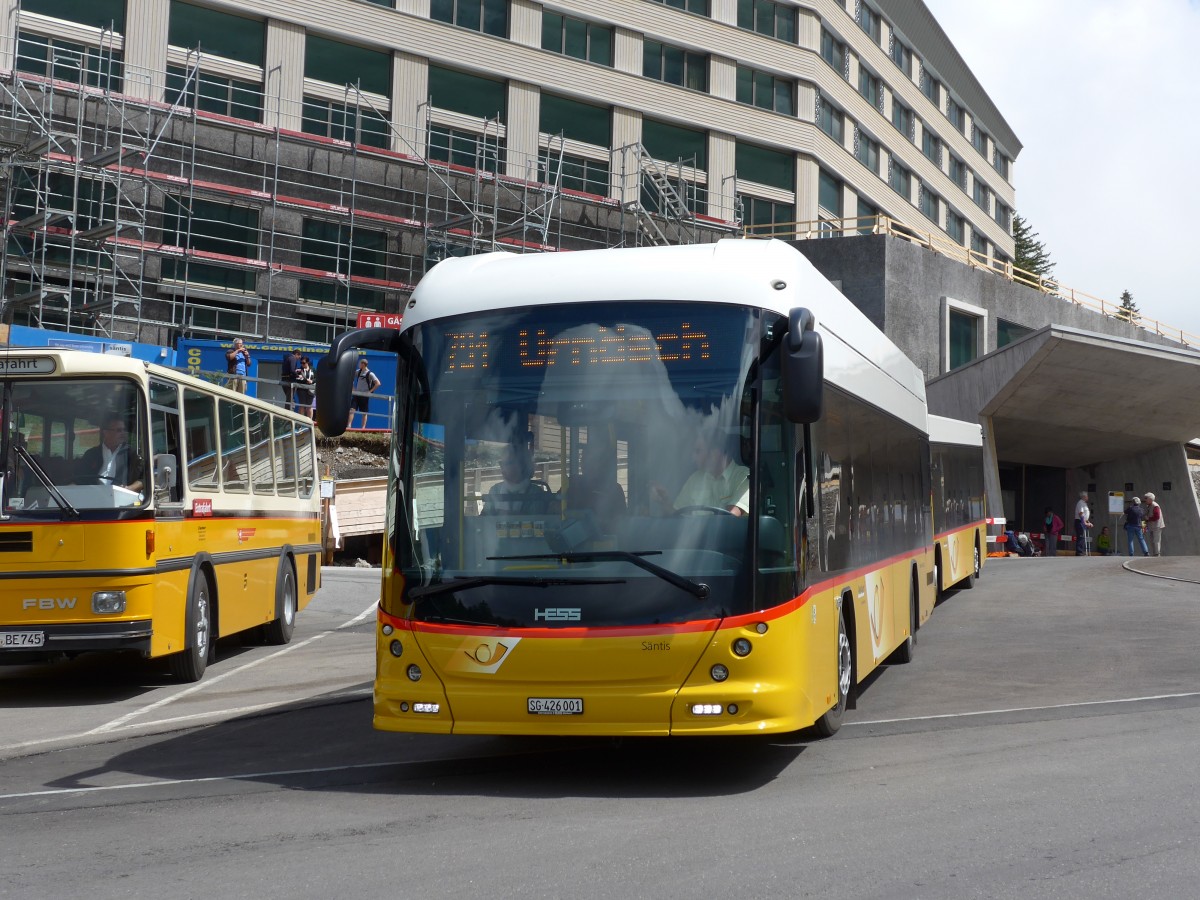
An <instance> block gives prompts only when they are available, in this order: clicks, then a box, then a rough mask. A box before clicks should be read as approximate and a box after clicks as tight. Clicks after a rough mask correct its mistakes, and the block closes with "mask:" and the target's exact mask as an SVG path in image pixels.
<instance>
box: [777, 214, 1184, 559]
mask: <svg viewBox="0 0 1200 900" xmlns="http://www.w3.org/2000/svg"><path fill="white" fill-rule="evenodd" d="M797 247H798V248H799V249H800V250H801V252H803V253H804V254H805V255H806V256H807V257H808V258H809V259H810V260H811V261H812V262H813V264H814V265H815V266H816V267H817V268H818V269H819V270H820V271H821V272H822V273H823V274H824V275H825V276H826V277H827V278H829V279H830V280H832V281H833V282H834V283H835V284H838V285H839V287H840V288H841V289H842V292H843V293H844V294H846V296H848V297H849V298H850V299H851V300H853V301H854V302H855V304H856V305H857V306H859V307H860V308H861V309H862V310H863V311H864V312H865V313H866V314H867V315H868V316H869V317H870V318H871V320H872V321H873V322H874V323H875V325H876V326H877V327H879V328H880V329H882V330H883V331H884V332H886V333H887V335H888V337H890V338H891V339H892V340H893V341H894V342H895V343H896V344H897V345H898V346H899V347H900V349H902V350H903V351H904V352H905V353H906V354H908V355H909V356H910V357H911V358H912V359H913V360H914V361H915V362H916V363H917V364H918V365H919V366H921V368H922V370H923V371H924V373H925V377H926V379H927V382H926V393H927V398H928V402H929V410H930V412H932V413H936V414H938V415H944V416H951V417H953V418H958V419H967V420H975V419H978V420H979V421H980V423H981V424H982V425H983V428H984V436H985V447H986V455H987V459H988V462H989V465H988V467H987V472H986V474H987V489H988V496H987V500H988V509H989V510H990V511H991V514H992V515H995V516H1000V515H1003V516H1005V518H1007V519H1009V520H1010V522H1011V524H1012V525H1014V526H1015V527H1016V528H1017V529H1018V530H1025V531H1032V532H1038V531H1041V530H1042V528H1041V520H1042V515H1043V510H1044V509H1045V508H1046V507H1047V506H1050V507H1053V508H1054V509H1055V511H1057V512H1058V514H1059V515H1060V516H1062V518H1063V519H1064V521H1066V522H1067V523H1068V529H1070V521H1071V519H1072V516H1073V510H1074V506H1075V500H1076V499H1077V498H1078V496H1079V493H1080V492H1081V491H1087V492H1088V493H1089V495H1090V499H1091V506H1092V509H1093V522H1094V523H1095V525H1096V528H1097V530H1098V529H1099V527H1100V526H1101V525H1108V526H1110V529H1111V530H1112V531H1113V532H1114V533H1116V534H1117V536H1118V541H1117V544H1118V546H1120V547H1121V548H1122V552H1124V546H1125V545H1124V535H1123V533H1122V530H1121V528H1120V527H1119V524H1120V519H1119V514H1117V513H1114V512H1113V511H1111V510H1110V508H1109V495H1110V493H1119V494H1122V495H1124V497H1126V498H1127V497H1131V496H1135V495H1141V494H1144V493H1145V492H1147V491H1150V492H1152V493H1154V494H1155V495H1156V497H1157V500H1158V502H1159V504H1160V505H1161V506H1162V507H1163V510H1164V515H1165V516H1166V519H1167V521H1168V523H1169V524H1168V530H1167V532H1166V533H1165V537H1164V540H1163V552H1164V553H1169V554H1172V555H1176V554H1197V553H1200V505H1198V504H1197V498H1196V486H1195V484H1194V480H1195V479H1194V476H1193V472H1194V471H1195V472H1200V469H1197V467H1196V466H1193V465H1190V464H1189V452H1188V450H1189V448H1188V444H1189V442H1190V441H1191V440H1192V439H1193V438H1194V437H1195V436H1196V435H1197V434H1200V407H1197V404H1196V401H1195V398H1196V397H1197V396H1200V353H1197V352H1196V351H1195V350H1193V349H1190V348H1189V347H1187V346H1185V345H1184V344H1183V343H1182V341H1181V340H1179V339H1176V338H1172V337H1170V336H1166V335H1163V334H1159V333H1157V332H1156V331H1152V330H1149V329H1147V328H1144V327H1141V326H1139V325H1136V324H1131V323H1129V322H1126V321H1123V320H1122V319H1121V318H1120V317H1119V316H1116V315H1105V314H1103V313H1101V312H1099V311H1097V310H1094V309H1090V308H1088V307H1087V306H1084V305H1082V304H1080V303H1075V302H1072V301H1070V300H1067V299H1063V298H1062V297H1058V296H1054V295H1052V294H1048V293H1044V292H1042V291H1040V290H1035V289H1033V288H1031V287H1028V286H1025V285H1022V284H1019V283H1015V282H1013V281H1010V280H1007V279H1004V278H1000V277H997V276H996V275H995V274H994V273H992V272H989V271H983V270H979V269H972V268H970V267H967V266H963V265H962V264H960V263H959V262H957V261H955V260H952V259H949V258H947V257H945V256H943V255H941V254H939V253H935V252H931V251H930V250H929V249H927V248H925V247H921V246H918V245H915V244H912V243H909V242H907V241H903V240H897V239H895V238H891V237H887V236H883V235H868V236H861V237H847V238H844V239H842V240H837V241H802V242H799V243H798V244H797ZM1116 509H1117V510H1118V511H1119V510H1121V509H1123V504H1122V502H1121V501H1120V500H1119V499H1118V500H1117V501H1116Z"/></svg>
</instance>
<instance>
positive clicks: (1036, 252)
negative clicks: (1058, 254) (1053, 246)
mask: <svg viewBox="0 0 1200 900" xmlns="http://www.w3.org/2000/svg"><path fill="white" fill-rule="evenodd" d="M1013 240H1014V241H1015V243H1016V252H1017V258H1016V261H1015V262H1014V265H1015V266H1016V267H1017V268H1018V269H1024V270H1025V271H1026V272H1030V273H1032V274H1034V275H1037V276H1039V277H1041V278H1050V277H1052V276H1053V274H1054V262H1053V261H1052V260H1051V259H1050V251H1048V250H1047V249H1046V245H1045V244H1043V243H1042V242H1041V241H1039V240H1038V233H1037V232H1036V231H1034V230H1033V229H1032V228H1031V227H1030V226H1029V223H1028V222H1026V221H1025V220H1024V219H1023V218H1021V216H1019V215H1015V214H1014V215H1013Z"/></svg>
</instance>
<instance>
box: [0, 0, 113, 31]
mask: <svg viewBox="0 0 1200 900" xmlns="http://www.w3.org/2000/svg"><path fill="white" fill-rule="evenodd" d="M21 9H22V10H23V11H24V12H32V13H40V14H42V15H43V16H53V17H54V18H56V19H66V20H67V21H68V22H78V23H79V24H80V25H91V26H92V27H93V28H112V29H113V30H114V31H117V32H124V31H125V0H25V2H24V3H22V4H21Z"/></svg>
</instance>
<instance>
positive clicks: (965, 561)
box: [929, 416, 987, 599]
mask: <svg viewBox="0 0 1200 900" xmlns="http://www.w3.org/2000/svg"><path fill="white" fill-rule="evenodd" d="M929 453H930V456H931V459H932V463H931V471H932V478H933V524H934V541H935V546H934V551H933V555H934V560H933V562H934V572H935V580H936V587H937V595H938V598H939V599H940V598H941V597H943V596H944V595H945V592H946V591H947V590H949V589H950V588H954V587H958V588H973V587H974V586H975V580H976V579H977V578H979V577H980V576H981V575H982V574H983V561H984V559H986V558H987V551H986V550H985V549H984V548H986V547H987V537H986V534H987V521H986V518H985V517H986V516H987V512H986V511H985V509H984V497H985V492H984V485H983V429H982V428H981V427H980V425H979V423H978V422H962V421H959V420H958V419H947V418H943V417H942V416H930V417H929Z"/></svg>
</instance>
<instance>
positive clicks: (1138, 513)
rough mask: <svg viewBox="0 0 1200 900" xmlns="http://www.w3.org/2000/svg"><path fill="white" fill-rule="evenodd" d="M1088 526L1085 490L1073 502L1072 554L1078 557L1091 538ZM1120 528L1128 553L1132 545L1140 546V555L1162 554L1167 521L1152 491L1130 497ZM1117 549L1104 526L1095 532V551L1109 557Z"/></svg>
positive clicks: (1133, 546) (1088, 511)
mask: <svg viewBox="0 0 1200 900" xmlns="http://www.w3.org/2000/svg"><path fill="white" fill-rule="evenodd" d="M1091 527H1092V513H1091V508H1090V507H1089V506H1088V494H1087V491H1083V492H1081V493H1080V495H1079V501H1078V502H1077V503H1076V504H1075V536H1076V544H1075V553H1076V554H1077V555H1079V556H1082V555H1084V553H1085V552H1086V551H1087V541H1088V539H1089V537H1090V535H1089V533H1088V532H1089V531H1090V529H1091ZM1122 527H1123V528H1124V529H1125V546H1126V548H1127V550H1128V552H1129V555H1130V556H1133V555H1134V548H1135V547H1138V548H1140V549H1141V551H1142V556H1151V555H1154V556H1162V533H1163V529H1164V528H1166V527H1167V522H1166V519H1165V518H1164V517H1163V511H1162V507H1161V506H1159V504H1158V501H1157V500H1156V499H1155V496H1154V494H1153V492H1151V491H1147V492H1146V493H1144V494H1143V495H1142V496H1141V497H1133V498H1131V499H1130V501H1129V503H1128V504H1127V505H1126V507H1125V512H1124V514H1123V516H1122ZM1147 532H1149V535H1150V541H1149V542H1147V541H1146V534H1147ZM1151 547H1153V553H1152V552H1151ZM1116 551H1117V548H1116V546H1115V545H1114V544H1113V536H1112V534H1111V532H1110V531H1109V530H1108V526H1107V525H1105V526H1103V527H1102V528H1101V529H1100V533H1099V534H1098V535H1096V552H1097V553H1099V554H1100V555H1101V556H1111V555H1113V554H1114V553H1115V552H1116Z"/></svg>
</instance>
